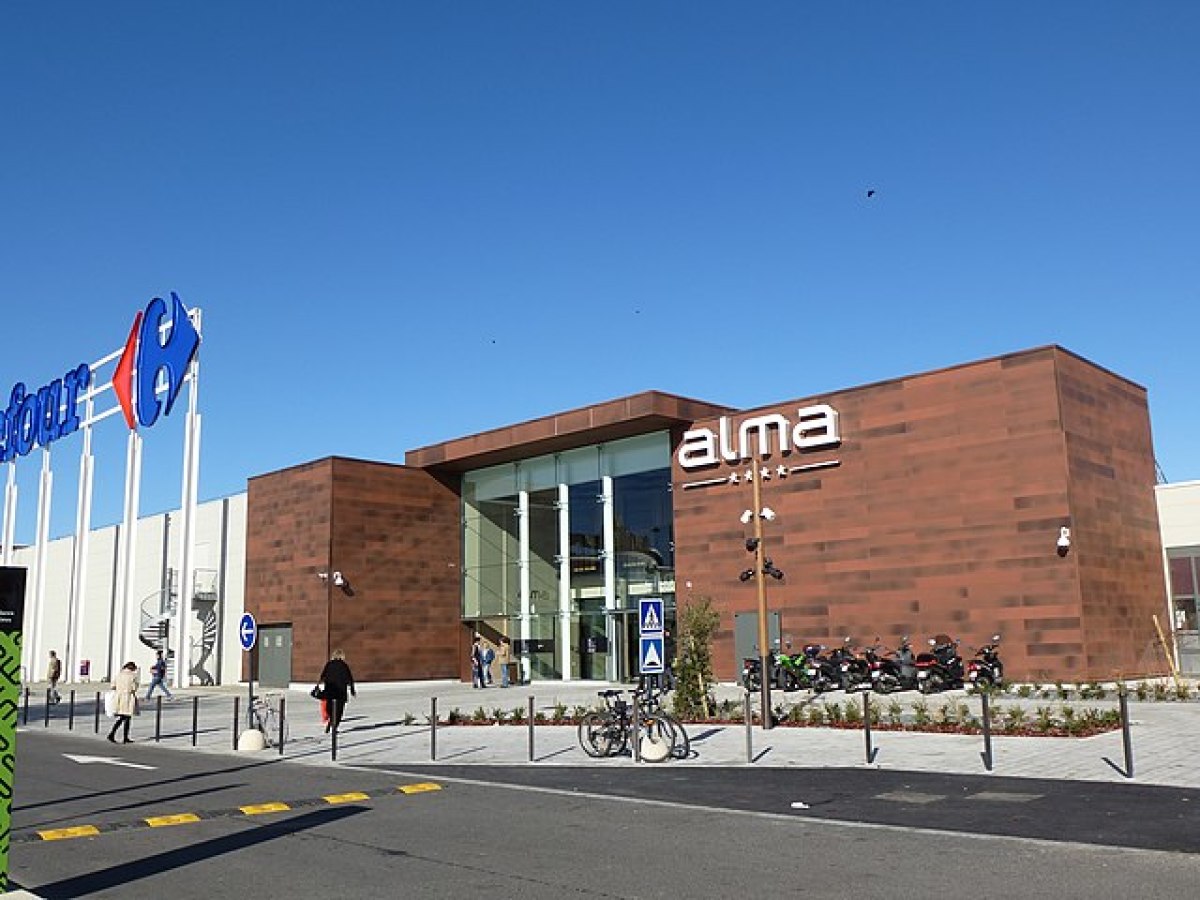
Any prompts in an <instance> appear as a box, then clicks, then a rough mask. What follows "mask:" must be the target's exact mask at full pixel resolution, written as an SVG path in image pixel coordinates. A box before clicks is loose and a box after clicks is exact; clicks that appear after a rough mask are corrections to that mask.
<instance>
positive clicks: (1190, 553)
mask: <svg viewBox="0 0 1200 900" xmlns="http://www.w3.org/2000/svg"><path fill="white" fill-rule="evenodd" d="M1167 567H1168V569H1169V571H1170V576H1171V612H1172V622H1171V628H1172V630H1173V631H1174V632H1175V645H1176V646H1177V647H1178V648H1179V667H1180V669H1182V670H1183V671H1184V672H1185V673H1187V674H1189V675H1195V674H1197V673H1200V547H1180V548H1171V549H1169V550H1168V551H1167Z"/></svg>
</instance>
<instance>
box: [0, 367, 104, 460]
mask: <svg viewBox="0 0 1200 900" xmlns="http://www.w3.org/2000/svg"><path fill="white" fill-rule="evenodd" d="M91 383H92V370H91V368H90V367H89V366H88V365H87V364H86V363H83V364H80V365H79V366H76V367H75V368H74V369H72V370H71V371H70V372H68V373H67V374H66V375H64V376H63V377H62V378H55V379H54V380H53V381H51V382H50V383H49V384H47V385H44V386H43V387H40V388H38V389H37V390H36V391H30V390H28V389H27V388H26V387H25V383H24V382H21V381H18V382H17V383H16V384H14V385H13V389H12V392H11V393H10V394H9V396H8V406H7V407H5V408H4V409H0V462H11V461H12V460H14V459H16V458H17V457H18V456H27V455H28V454H29V453H30V451H32V450H33V448H34V447H39V446H40V447H49V446H50V444H52V443H53V442H54V441H56V440H58V439H59V438H61V437H65V436H66V435H68V434H71V433H72V432H74V431H76V430H78V428H79V413H78V411H77V409H76V406H77V404H78V402H79V397H80V393H81V392H82V391H84V390H86V389H87V387H88V386H89V385H90V384H91Z"/></svg>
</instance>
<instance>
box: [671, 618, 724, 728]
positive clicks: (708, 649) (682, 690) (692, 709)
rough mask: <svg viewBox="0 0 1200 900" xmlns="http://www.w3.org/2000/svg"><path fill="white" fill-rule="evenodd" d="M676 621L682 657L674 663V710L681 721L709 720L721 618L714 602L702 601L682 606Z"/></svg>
mask: <svg viewBox="0 0 1200 900" xmlns="http://www.w3.org/2000/svg"><path fill="white" fill-rule="evenodd" d="M677 621H678V627H679V633H678V635H676V636H677V637H678V641H677V646H678V648H679V655H678V658H677V659H676V660H675V691H674V694H673V699H672V707H673V709H674V711H675V715H677V716H679V717H680V718H681V719H698V718H704V719H707V718H709V717H710V716H711V715H712V711H713V709H712V691H713V687H714V686H715V685H716V677H715V676H714V675H713V666H712V642H713V636H714V635H715V634H716V633H717V630H718V629H719V628H720V626H721V614H720V613H719V612H717V611H716V610H715V609H713V604H712V599H711V598H709V597H699V598H697V599H695V600H689V601H688V602H687V603H685V604H681V605H680V606H679V609H678V611H677Z"/></svg>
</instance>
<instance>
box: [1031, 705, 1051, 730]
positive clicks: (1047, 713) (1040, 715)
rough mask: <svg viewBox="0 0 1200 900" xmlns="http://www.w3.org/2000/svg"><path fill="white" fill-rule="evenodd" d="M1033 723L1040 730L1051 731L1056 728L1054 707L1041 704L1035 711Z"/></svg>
mask: <svg viewBox="0 0 1200 900" xmlns="http://www.w3.org/2000/svg"><path fill="white" fill-rule="evenodd" d="M1033 724H1034V725H1035V726H1036V727H1037V729H1038V731H1050V730H1051V729H1052V728H1054V725H1055V718H1054V708H1053V707H1050V706H1039V707H1038V708H1037V709H1035V710H1034V711H1033Z"/></svg>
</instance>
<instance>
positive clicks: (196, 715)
mask: <svg viewBox="0 0 1200 900" xmlns="http://www.w3.org/2000/svg"><path fill="white" fill-rule="evenodd" d="M199 727H200V695H199V694H197V695H196V696H194V697H192V746H193V747H195V746H196V732H197V731H198V730H199Z"/></svg>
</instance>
